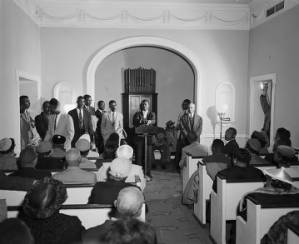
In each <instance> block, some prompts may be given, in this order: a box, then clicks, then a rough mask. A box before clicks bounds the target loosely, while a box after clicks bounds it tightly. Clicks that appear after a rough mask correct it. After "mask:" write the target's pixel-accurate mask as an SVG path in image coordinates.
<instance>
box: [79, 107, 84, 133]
mask: <svg viewBox="0 0 299 244" xmlns="http://www.w3.org/2000/svg"><path fill="white" fill-rule="evenodd" d="M79 127H80V129H83V117H82V110H81V109H79Z"/></svg>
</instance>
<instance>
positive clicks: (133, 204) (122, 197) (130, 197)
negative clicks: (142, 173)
mask: <svg viewBox="0 0 299 244" xmlns="http://www.w3.org/2000/svg"><path fill="white" fill-rule="evenodd" d="M113 204H114V206H115V208H116V211H115V212H114V213H113V214H112V216H111V219H110V220H106V221H105V223H104V224H102V225H99V226H96V227H93V228H90V229H88V230H87V231H86V233H85V234H84V235H83V237H82V239H83V242H84V243H89V242H91V241H95V240H97V238H99V237H100V236H101V235H102V234H103V233H105V231H107V229H109V226H110V225H111V224H112V223H113V222H115V221H116V220H117V219H121V218H138V217H139V216H140V215H141V213H142V205H143V204H144V196H143V193H142V192H141V191H140V190H139V189H138V188H136V187H126V188H124V189H122V190H121V191H120V192H119V193H118V195H117V196H116V197H115V199H114V203H113Z"/></svg>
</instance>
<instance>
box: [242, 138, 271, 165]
mask: <svg viewBox="0 0 299 244" xmlns="http://www.w3.org/2000/svg"><path fill="white" fill-rule="evenodd" d="M246 149H247V150H248V152H249V153H250V156H251V160H250V164H251V165H265V164H271V163H270V162H269V161H267V160H265V159H263V158H261V157H260V156H259V154H260V151H261V149H262V146H261V143H260V142H259V141H258V140H257V139H249V140H248V141H247V143H246Z"/></svg>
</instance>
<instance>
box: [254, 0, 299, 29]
mask: <svg viewBox="0 0 299 244" xmlns="http://www.w3.org/2000/svg"><path fill="white" fill-rule="evenodd" d="M281 1H282V0H262V1H261V0H253V1H252V2H251V3H250V4H249V7H250V12H251V17H250V18H251V21H250V25H251V28H255V27H257V26H259V25H261V24H263V23H265V22H266V21H269V20H271V19H273V18H275V17H277V16H279V15H280V14H282V13H284V12H286V11H288V10H290V9H292V8H294V7H295V6H296V5H298V4H299V0H285V3H284V6H285V7H284V9H283V10H281V11H279V12H278V13H275V14H273V15H272V16H270V17H266V10H267V9H269V8H271V7H273V6H274V5H276V4H277V3H280V2H281Z"/></svg>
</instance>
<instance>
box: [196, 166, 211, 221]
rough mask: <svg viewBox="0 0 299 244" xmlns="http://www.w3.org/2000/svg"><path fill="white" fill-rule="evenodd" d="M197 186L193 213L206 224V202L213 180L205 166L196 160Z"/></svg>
mask: <svg viewBox="0 0 299 244" xmlns="http://www.w3.org/2000/svg"><path fill="white" fill-rule="evenodd" d="M198 176H199V188H198V198H197V202H196V203H194V215H195V216H196V218H197V219H198V220H199V221H200V222H201V223H202V224H206V203H207V200H209V199H210V193H211V191H212V185H213V181H212V179H211V178H210V176H209V175H208V174H207V169H206V166H205V165H204V164H203V163H202V162H201V161H199V162H198Z"/></svg>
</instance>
